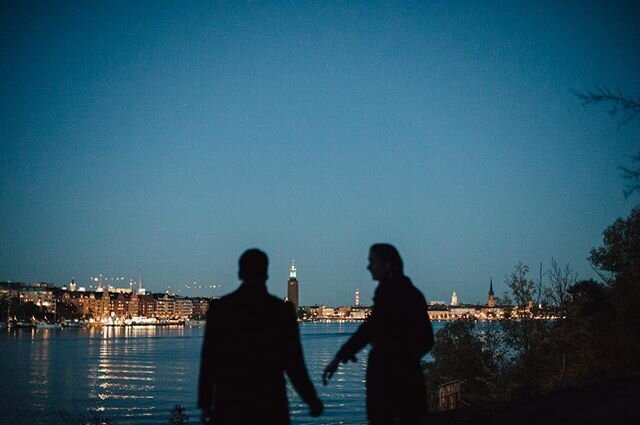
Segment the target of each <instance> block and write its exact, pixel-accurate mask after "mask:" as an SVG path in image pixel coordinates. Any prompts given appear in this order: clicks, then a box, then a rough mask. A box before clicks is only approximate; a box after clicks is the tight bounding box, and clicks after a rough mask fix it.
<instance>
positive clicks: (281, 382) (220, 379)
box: [198, 249, 323, 425]
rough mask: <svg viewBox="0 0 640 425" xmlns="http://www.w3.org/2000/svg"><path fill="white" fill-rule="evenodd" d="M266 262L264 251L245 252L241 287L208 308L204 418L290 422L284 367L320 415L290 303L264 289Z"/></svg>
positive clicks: (231, 421)
mask: <svg viewBox="0 0 640 425" xmlns="http://www.w3.org/2000/svg"><path fill="white" fill-rule="evenodd" d="M268 262H269V260H268V259H267V255H266V254H265V253H264V252H262V251H260V250H257V249H250V250H248V251H245V253H244V254H242V256H241V257H240V261H239V271H238V276H239V278H240V280H241V281H242V284H241V285H240V287H239V288H238V289H237V290H236V291H234V292H232V293H231V294H228V295H226V296H224V297H222V298H220V299H218V300H214V301H212V302H211V305H210V306H209V312H208V315H207V325H206V329H205V336H204V343H203V345H202V361H201V363H200V382H199V388H198V407H199V408H200V409H202V422H203V423H212V424H215V425H219V424H222V425H228V424H237V425H241V424H242V425H248V424H274V425H280V424H289V423H290V420H289V402H288V400H287V392H286V384H285V378H284V373H285V372H286V373H287V375H288V376H289V379H290V380H291V383H292V384H293V386H294V387H295V389H296V391H297V392H298V394H300V397H302V399H303V400H304V401H305V402H306V403H307V404H308V405H309V410H310V414H311V416H319V415H320V414H322V410H323V405H322V402H321V401H320V399H319V398H318V396H317V394H316V390H315V388H314V386H313V384H312V383H311V380H310V379H309V374H308V372H307V368H306V366H305V363H304V357H303V354H302V346H301V345H300V334H299V331H298V322H297V319H296V315H295V311H294V309H293V306H292V304H290V303H288V302H285V301H282V300H280V299H279V298H276V297H274V296H272V295H270V294H269V293H268V292H267V286H266V280H267V277H268V276H267V269H268Z"/></svg>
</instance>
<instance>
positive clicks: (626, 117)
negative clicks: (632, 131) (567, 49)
mask: <svg viewBox="0 0 640 425" xmlns="http://www.w3.org/2000/svg"><path fill="white" fill-rule="evenodd" d="M573 94H574V95H575V96H576V97H577V98H578V99H580V100H581V101H582V104H583V105H584V106H587V105H591V104H606V105H608V106H609V115H611V116H612V117H615V118H618V124H619V125H624V124H628V123H629V122H631V121H633V120H635V119H639V118H640V99H637V98H635V99H634V98H632V97H627V96H625V95H623V94H622V93H620V92H617V93H614V92H612V91H611V90H609V89H606V88H600V89H598V90H594V91H587V92H579V91H575V90H574V91H573ZM620 170H621V172H622V174H621V175H622V178H623V179H625V180H626V181H627V184H626V185H625V190H624V197H625V198H628V197H629V196H631V194H633V193H634V192H640V152H638V153H636V154H635V155H632V156H631V165H629V166H628V167H625V166H621V167H620Z"/></svg>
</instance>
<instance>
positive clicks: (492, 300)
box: [487, 277, 496, 308]
mask: <svg viewBox="0 0 640 425" xmlns="http://www.w3.org/2000/svg"><path fill="white" fill-rule="evenodd" d="M487 306H488V307H492V308H493V307H495V306H496V298H495V296H494V293H493V277H491V278H490V280H489V299H488V300H487Z"/></svg>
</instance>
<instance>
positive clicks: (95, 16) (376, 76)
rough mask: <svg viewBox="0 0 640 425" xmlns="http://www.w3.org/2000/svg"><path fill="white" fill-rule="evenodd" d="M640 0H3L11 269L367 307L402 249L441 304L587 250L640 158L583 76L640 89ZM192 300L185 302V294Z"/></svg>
mask: <svg viewBox="0 0 640 425" xmlns="http://www.w3.org/2000/svg"><path fill="white" fill-rule="evenodd" d="M638 16H640V4H639V3H638V2H634V1H622V0H620V1H612V2H592V3H584V2H582V1H568V2H563V3H562V4H557V3H556V2H550V1H542V2H536V3H530V2H506V1H499V0H490V1H487V2H482V3H479V4H478V3H475V2H471V1H454V2H447V3H446V4H444V3H438V2H429V1H426V2H416V3H412V2H406V3H400V4H395V3H388V2H363V3H358V2H349V3H342V2H314V1H301V2H296V3H294V4H283V3H281V2H261V3H260V4H241V3H233V4H221V3H211V2H194V3H191V4H189V5H188V6H187V5H182V4H179V3H169V2H156V3H154V4H153V5H149V4H145V3H140V4H131V3H127V2H122V3H112V2H93V3H91V4H86V3H85V2H76V1H70V2H64V3H62V4H55V3H46V2H42V3H38V2H33V3H31V2H5V3H3V5H2V6H1V7H0V37H1V38H2V40H4V43H1V47H0V96H1V97H2V99H4V100H5V101H4V102H2V105H0V118H1V119H0V138H1V139H2V143H1V144H0V204H1V205H2V208H0V281H23V282H25V283H29V282H37V281H47V282H52V283H56V284H58V283H63V282H68V281H69V280H70V279H71V277H75V278H76V280H77V281H79V282H82V281H83V280H84V279H86V278H88V277H89V276H95V274H96V273H103V274H104V275H108V276H113V277H116V276H118V277H122V276H127V277H134V278H135V277H137V275H138V273H139V271H140V270H142V273H143V275H144V281H145V286H146V287H147V288H148V289H149V290H150V291H154V292H163V291H165V290H166V289H167V288H168V287H170V286H171V287H173V286H174V285H185V284H190V283H192V282H202V283H204V282H206V283H209V284H210V285H213V284H217V285H221V287H220V288H215V290H214V288H208V289H211V291H210V292H207V291H208V289H207V290H205V289H202V292H201V293H199V294H197V295H202V296H211V295H223V294H225V293H228V292H231V291H233V290H235V288H236V287H237V286H238V279H237V261H238V258H239V256H240V255H241V253H242V252H244V251H245V250H246V249H248V248H252V247H258V248H260V249H262V250H263V251H265V252H266V253H267V254H268V256H269V259H270V269H269V272H270V278H269V280H268V288H269V290H270V291H271V292H272V293H273V294H275V295H277V296H280V297H283V298H284V297H285V296H286V290H287V272H288V270H289V266H290V262H291V259H295V260H296V266H299V274H298V278H299V281H300V285H299V296H300V302H301V304H307V303H310V304H325V305H340V304H344V303H345V302H351V301H352V300H353V294H354V291H355V290H356V288H358V289H359V290H360V299H361V301H362V303H363V304H369V303H371V299H372V296H373V292H374V290H375V287H376V282H374V281H372V280H371V277H370V274H369V272H368V271H367V269H366V267H367V255H368V249H369V246H370V245H371V244H373V243H377V242H388V243H391V244H394V245H395V246H396V247H397V248H398V250H399V251H400V254H401V255H402V257H403V260H404V263H405V271H406V274H407V276H409V277H410V278H411V279H412V281H413V282H414V284H415V285H416V287H418V288H419V289H420V290H421V291H423V292H424V294H425V296H426V297H427V299H429V300H444V301H447V300H449V298H450V296H451V293H452V292H453V291H456V293H457V294H458V296H459V297H460V300H461V302H471V303H474V302H476V301H482V302H484V301H485V300H486V294H487V288H488V285H489V279H491V278H492V279H493V286H494V290H495V294H496V296H501V295H502V294H503V292H505V290H506V289H507V288H506V287H505V285H504V276H505V275H507V274H509V273H510V272H511V271H512V269H513V266H514V265H515V264H516V263H518V262H519V261H521V262H523V263H525V264H527V265H528V266H529V267H530V268H531V276H530V277H531V278H533V279H536V278H537V274H538V267H539V264H540V263H541V262H542V263H543V266H544V268H545V269H546V268H548V267H549V266H550V262H551V259H552V258H554V259H555V260H556V261H557V262H558V263H559V264H561V265H564V264H566V263H570V264H571V266H572V267H573V269H574V270H575V271H576V272H577V273H578V274H579V278H597V275H596V274H595V272H594V271H593V270H592V269H591V267H590V265H589V263H588V262H587V261H586V258H587V257H588V255H589V251H590V249H592V248H593V247H597V246H600V245H601V244H602V232H603V230H604V229H605V228H606V227H607V226H608V225H610V224H611V223H612V222H613V221H614V220H615V219H616V218H618V217H626V216H627V215H628V213H629V211H630V210H631V208H632V207H633V206H634V205H635V204H637V200H638V195H637V194H633V195H632V196H631V197H630V198H628V199H625V198H624V196H623V194H622V192H623V190H624V184H625V181H624V180H623V179H622V178H621V177H620V175H619V173H620V170H619V167H620V166H624V165H628V164H629V161H630V160H629V156H630V155H633V154H636V153H637V152H638V143H637V141H638V132H639V126H638V122H630V123H627V124H625V125H620V123H619V122H618V120H617V119H616V118H615V117H611V116H609V115H608V113H607V108H606V107H605V106H599V105H590V106H587V107H584V106H583V105H582V102H581V101H580V99H578V98H577V97H576V96H575V94H574V92H573V91H574V90H575V91H578V92H585V91H588V90H596V89H598V88H600V87H604V88H609V89H611V90H614V91H616V92H617V91H620V92H622V93H623V94H625V95H628V96H631V97H637V96H638V95H640V81H639V80H638V78H637V76H638V75H640V55H639V54H638V47H637V46H640V28H639V27H638V25H637V22H636V21H637V17H638ZM194 295H195V294H194Z"/></svg>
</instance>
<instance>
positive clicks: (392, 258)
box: [367, 243, 404, 281]
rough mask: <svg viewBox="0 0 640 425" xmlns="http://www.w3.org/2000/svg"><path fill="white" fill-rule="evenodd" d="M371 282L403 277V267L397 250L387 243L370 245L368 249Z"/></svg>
mask: <svg viewBox="0 0 640 425" xmlns="http://www.w3.org/2000/svg"><path fill="white" fill-rule="evenodd" d="M367 269H368V270H369V271H370V272H371V278H372V279H373V280H378V281H380V280H384V279H389V278H394V277H399V276H403V275H404V265H403V264H402V258H400V254H399V253H398V250H397V249H396V248H395V247H394V246H393V245H390V244H387V243H377V244H373V245H371V248H370V249H369V266H368V267H367Z"/></svg>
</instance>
